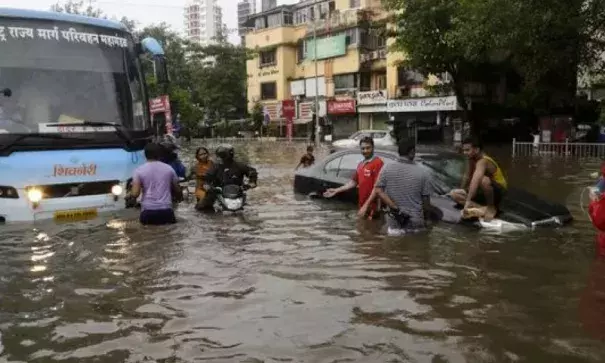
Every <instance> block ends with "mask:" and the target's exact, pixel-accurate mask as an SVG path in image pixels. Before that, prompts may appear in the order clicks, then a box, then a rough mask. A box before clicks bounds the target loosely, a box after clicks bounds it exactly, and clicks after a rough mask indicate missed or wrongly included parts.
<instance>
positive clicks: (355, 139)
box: [332, 130, 395, 148]
mask: <svg viewBox="0 0 605 363" xmlns="http://www.w3.org/2000/svg"><path fill="white" fill-rule="evenodd" d="M366 136H369V137H371V138H372V139H374V145H376V146H393V145H395V140H394V139H393V137H392V136H391V133H390V132H389V131H388V130H360V131H357V132H356V133H354V134H353V135H351V136H349V137H348V138H347V139H340V140H336V141H333V142H332V146H333V147H335V148H350V147H357V146H359V141H360V140H361V139H362V138H364V137H366Z"/></svg>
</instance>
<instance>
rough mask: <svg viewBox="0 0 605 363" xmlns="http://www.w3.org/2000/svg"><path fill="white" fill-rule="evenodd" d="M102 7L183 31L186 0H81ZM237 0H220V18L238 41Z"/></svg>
mask: <svg viewBox="0 0 605 363" xmlns="http://www.w3.org/2000/svg"><path fill="white" fill-rule="evenodd" d="M57 1H58V2H60V3H64V2H65V0H55V1H53V0H0V6H3V7H11V8H23V9H36V10H49V9H50V6H51V5H53V4H55V3H57ZM84 1H85V2H88V1H90V3H91V4H92V5H93V6H94V7H96V8H99V9H101V10H102V11H103V12H104V13H105V14H107V15H108V16H110V17H111V16H116V17H117V18H118V19H119V18H121V17H122V16H125V17H127V18H129V19H133V20H135V21H137V23H138V24H137V26H138V27H145V26H147V25H150V24H157V23H161V22H166V23H167V24H169V25H170V26H171V27H172V28H173V29H174V30H177V31H183V20H184V15H183V11H184V6H185V3H186V2H187V0H84ZM237 2H238V0H221V1H220V3H221V6H222V8H223V22H224V23H226V24H227V27H228V28H229V29H232V30H233V31H232V32H231V33H230V34H229V40H230V41H231V42H233V43H236V44H237V43H239V37H238V36H237V31H236V29H237ZM295 2H297V0H278V1H277V4H278V5H282V4H292V3H295ZM256 9H257V11H259V10H260V0H257V5H256Z"/></svg>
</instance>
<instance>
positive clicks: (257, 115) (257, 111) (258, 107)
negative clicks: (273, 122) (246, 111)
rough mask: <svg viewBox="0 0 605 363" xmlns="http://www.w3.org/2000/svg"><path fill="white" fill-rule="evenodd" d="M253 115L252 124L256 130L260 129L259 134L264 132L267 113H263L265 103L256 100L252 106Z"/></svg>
mask: <svg viewBox="0 0 605 363" xmlns="http://www.w3.org/2000/svg"><path fill="white" fill-rule="evenodd" d="M250 116H251V117H252V125H253V128H254V131H258V132H259V134H262V129H263V122H264V120H265V115H264V114H263V104H262V103H260V101H256V102H254V105H253V106H252V113H251V114H250Z"/></svg>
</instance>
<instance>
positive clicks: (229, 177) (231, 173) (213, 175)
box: [195, 144, 258, 212]
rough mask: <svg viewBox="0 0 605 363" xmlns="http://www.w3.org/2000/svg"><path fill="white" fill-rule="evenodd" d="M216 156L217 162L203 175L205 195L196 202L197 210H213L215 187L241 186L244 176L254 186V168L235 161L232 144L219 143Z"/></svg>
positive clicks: (256, 174) (256, 176)
mask: <svg viewBox="0 0 605 363" xmlns="http://www.w3.org/2000/svg"><path fill="white" fill-rule="evenodd" d="M216 156H217V158H218V163H215V164H213V165H212V167H211V168H210V169H209V170H208V172H206V176H205V177H204V183H205V185H204V189H205V190H206V195H205V196H204V198H203V199H202V200H200V201H199V202H198V203H197V204H196V206H195V209H197V210H198V211H204V212H208V211H214V209H213V208H214V201H215V200H216V196H217V191H216V189H215V188H217V187H220V188H223V187H224V186H226V185H238V186H240V187H243V186H244V177H246V178H248V184H249V186H250V188H256V182H257V180H258V173H257V171H256V169H254V168H253V167H251V166H250V165H248V164H245V163H242V162H239V161H236V160H235V151H234V150H233V146H231V145H228V144H225V145H220V146H219V147H218V148H217V149H216Z"/></svg>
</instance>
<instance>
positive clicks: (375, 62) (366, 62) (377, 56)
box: [359, 48, 387, 69]
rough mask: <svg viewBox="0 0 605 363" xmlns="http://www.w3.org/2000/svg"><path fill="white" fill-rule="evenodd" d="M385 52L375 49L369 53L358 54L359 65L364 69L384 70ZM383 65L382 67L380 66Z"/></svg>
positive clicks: (384, 50) (384, 49)
mask: <svg viewBox="0 0 605 363" xmlns="http://www.w3.org/2000/svg"><path fill="white" fill-rule="evenodd" d="M386 59H387V50H386V48H381V49H377V50H374V51H371V52H365V53H361V54H359V65H360V67H362V68H364V69H381V68H386ZM382 64H384V66H383V67H380V65H382Z"/></svg>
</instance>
